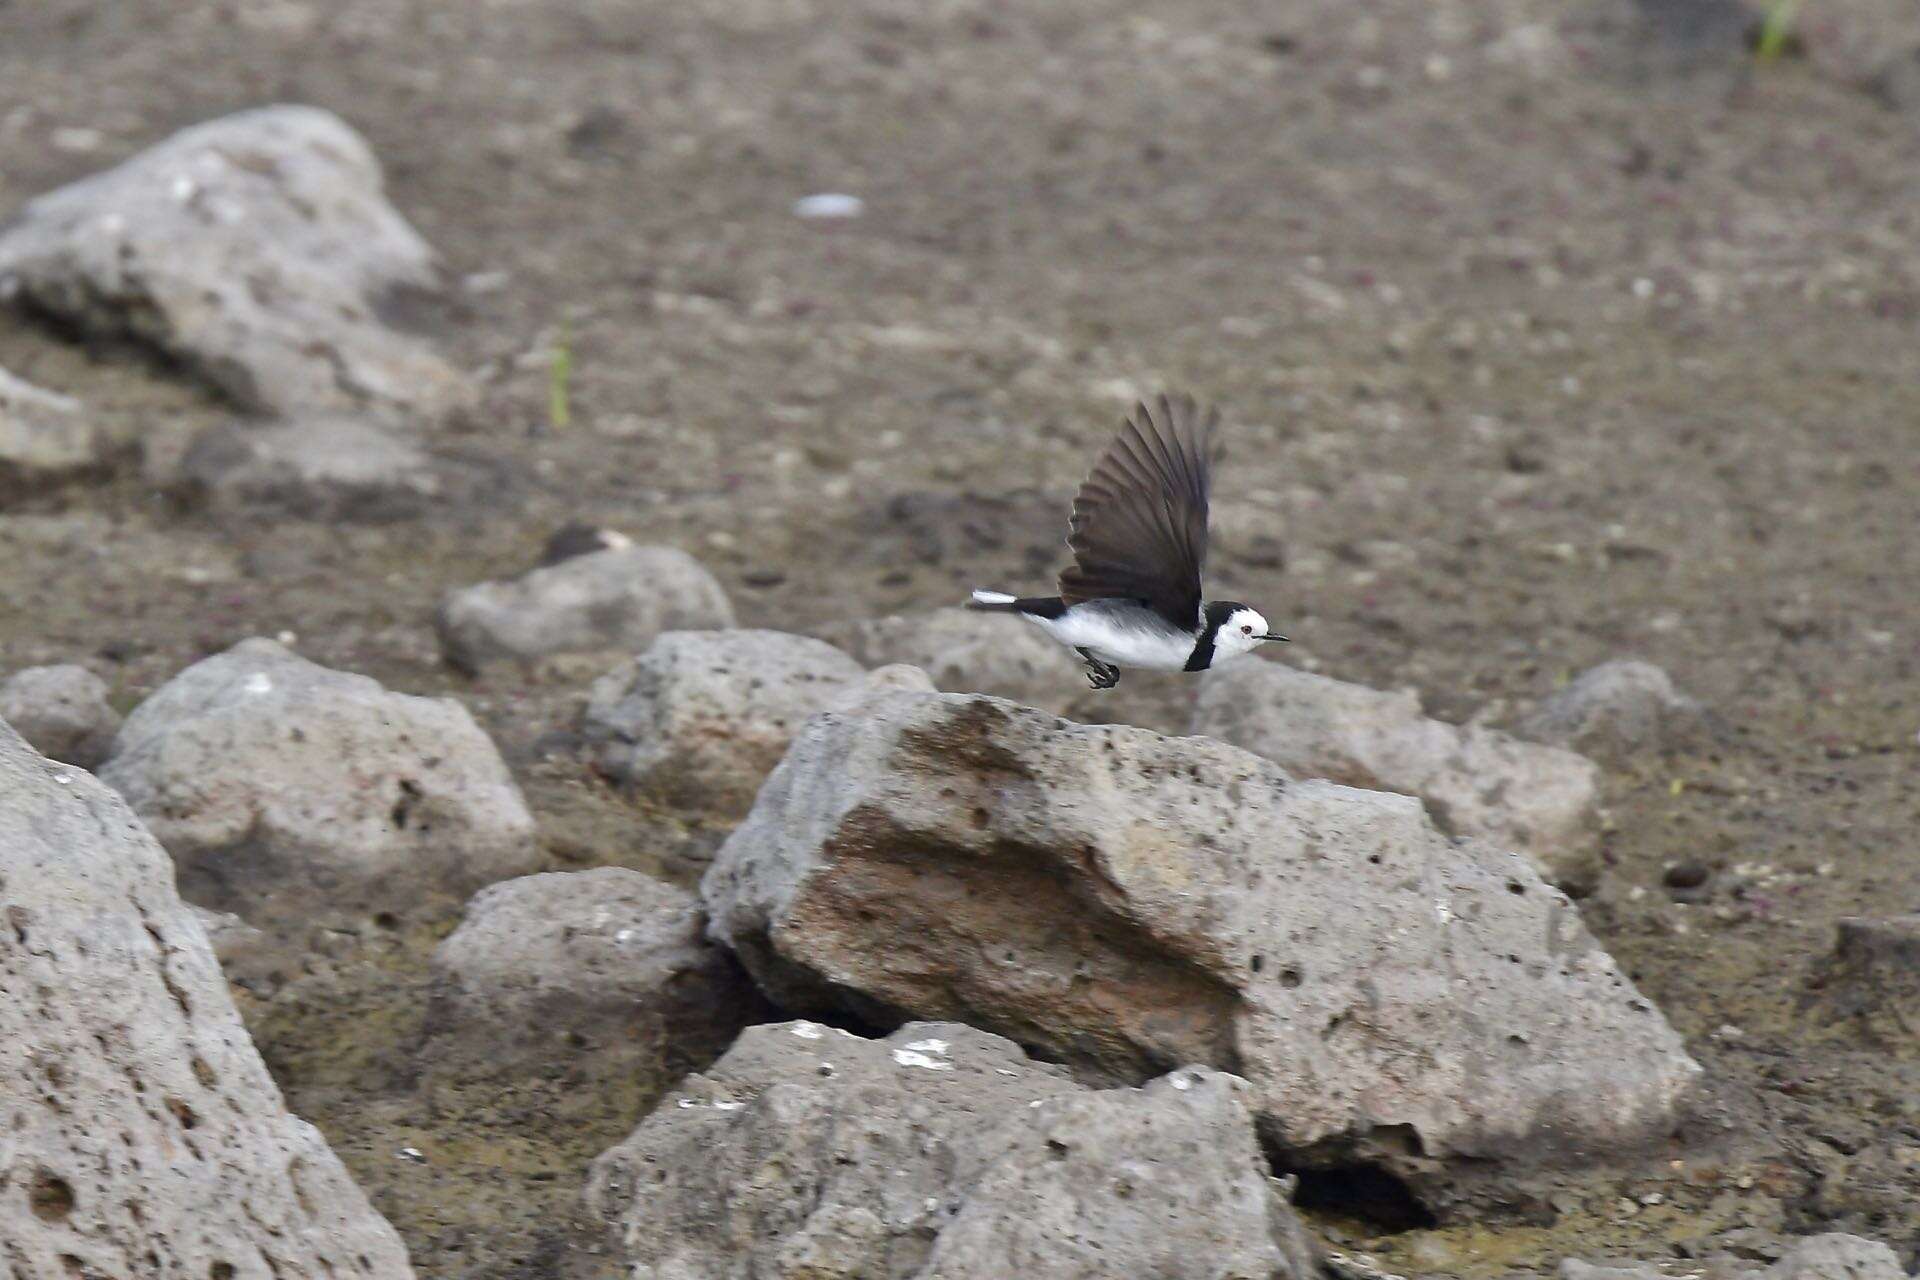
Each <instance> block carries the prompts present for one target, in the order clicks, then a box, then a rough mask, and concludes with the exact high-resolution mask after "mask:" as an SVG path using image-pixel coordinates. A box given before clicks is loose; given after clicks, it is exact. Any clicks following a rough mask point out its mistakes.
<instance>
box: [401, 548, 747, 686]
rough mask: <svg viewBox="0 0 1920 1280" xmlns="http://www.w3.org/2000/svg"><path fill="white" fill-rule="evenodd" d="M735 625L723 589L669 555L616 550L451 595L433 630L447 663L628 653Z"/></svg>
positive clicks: (680, 555)
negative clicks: (667, 637) (675, 634)
mask: <svg viewBox="0 0 1920 1280" xmlns="http://www.w3.org/2000/svg"><path fill="white" fill-rule="evenodd" d="M732 625H733V605H732V604H731V603H730V602H729V601H728V600H727V593H726V590H725V589H724V588H723V587H721V585H720V583H719V581H718V580H717V579H715V578H714V576H713V575H712V574H711V573H709V572H707V570H706V568H705V567H704V566H703V565H701V563H700V562H699V561H698V560H695V559H694V558H693V557H692V556H690V555H688V554H687V553H686V552H684V551H681V550H679V549H678V548H675V547H653V546H635V547H614V548H611V549H609V550H606V551H595V552H592V553H590V554H588V555H583V556H572V557H569V558H567V559H565V560H562V561H560V562H559V563H558V564H553V565H549V566H547V567H546V568H543V569H535V570H533V571H532V572H531V573H527V574H524V575H522V576H521V577H518V578H512V579H507V580H503V581H497V582H481V583H477V584H475V585H473V586H470V587H462V588H460V589H458V590H456V591H453V592H450V593H449V594H448V595H447V597H446V599H445V600H443V601H442V602H441V604H440V610H439V613H438V614H437V615H436V617H435V619H434V626H435V628H436V629H437V630H438V631H439V633H440V647H441V651H442V652H443V653H444V654H445V655H446V659H447V661H448V663H450V664H451V665H453V666H455V667H458V668H459V669H461V670H463V671H478V670H479V669H480V668H481V667H483V666H484V665H486V664H487V663H489V662H500V661H507V660H516V659H517V660H526V659H533V658H542V657H547V656H549V655H552V654H566V653H598V652H602V651H624V652H627V653H632V652H634V651H635V650H637V649H640V648H642V647H643V646H645V645H646V644H647V643H649V642H650V641H651V640H652V639H653V638H654V637H655V636H657V635H659V634H660V633H661V632H663V631H682V630H692V629H700V628H721V627H731V626H732Z"/></svg>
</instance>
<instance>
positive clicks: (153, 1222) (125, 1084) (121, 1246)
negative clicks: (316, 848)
mask: <svg viewBox="0 0 1920 1280" xmlns="http://www.w3.org/2000/svg"><path fill="white" fill-rule="evenodd" d="M0 991H4V992H5V993H6V996H5V998H4V999H0V1133H3V1134H5V1137H4V1138H0V1191H4V1194H0V1267H3V1268H4V1272H0V1274H5V1275H6V1276H8V1277H18V1278H19V1280H30V1278H37V1277H46V1278H48V1280H51V1278H52V1277H56V1276H60V1277H66V1276H128V1277H131V1276H192V1277H202V1276H212V1277H229V1278H231V1280H269V1278H270V1277H279V1278H281V1280H293V1278H294V1277H300V1278H301V1280H322V1278H323V1277H334V1278H336V1280H340V1278H344V1277H349V1276H353V1277H367V1278H368V1280H396V1278H397V1277H406V1276H410V1275H412V1269H411V1268H410V1267H409V1266H408V1264H407V1256H406V1252H405V1250H404V1249H403V1248H402V1247H401V1244H400V1240H399V1237H398V1236H396V1235H395V1234H394V1231H393V1228H391V1227H390V1226H388V1225H387V1223H386V1222H385V1221H384V1220H382V1219H381V1217H380V1216H379V1215H378V1214H377V1213H375V1212H374V1211H373V1209H372V1208H371V1207H370V1206H369V1205H368V1204H367V1200H366V1197H365V1196H364V1195H362V1194H361V1192H360V1189H359V1188H358V1187H356V1186H355V1185H354V1184H353V1181H352V1179H351V1178H349V1177H348V1176H347V1172H346V1170H345V1169H343V1168H342V1167H341V1165H340V1161H339V1160H338V1159H337V1158H336V1157H335V1156H334V1154H333V1152H332V1151H331V1150H329V1149H328V1147H327V1144H326V1142H325V1141H324V1140H323V1139H322V1138H321V1136H320V1134H319V1132H318V1131H317V1130H316V1129H314V1128H313V1126H312V1125H309V1124H306V1123H304V1122H303V1121H301V1120H298V1119H296V1118H295V1117H293V1116H291V1115H289V1114H288V1113H287V1110H286V1105H285V1103H284V1102H283V1101H282V1099H281V1097H280V1091H279V1090H278V1089H277V1088H275V1086H274V1083H273V1080H272V1078H271V1077H270V1076H269V1075H268V1074H267V1069H266V1066H265V1065H264V1064H263V1063H262V1062H261V1061H260V1055H259V1054H258V1053H257V1052H255V1050H254V1047H253V1042H252V1041H251V1040H249V1039H248V1038H247V1032H246V1029H245V1028H244V1027H243V1026H242V1025H241V1023H240V1017H239V1015H238V1014H237V1013H236V1012H235V1011H234V1007H233V1002H232V1000H231V998H230V997H229V996H228V994H227V986H226V983H225V982H224V981H223V980H222V978H221V976H220V967H219V965H218V964H217V963H215V961H214V958H213V953H212V952H211V951H210V950H209V949H208V946H207V939H206V935H205V934H204V933H203V932H202V931H201V928H200V925H199V923H198V921H197V920H196V919H195V918H194V915H193V913H192V912H191V911H189V910H188V909H187V907H186V906H185V905H184V904H183V903H182V902H181V901H180V899H179V898H178V897H177V896H176V895H175V893H174V889H173V868H172V867H171V866H170V865H169V864H168V861H167V855H166V853H165V851H164V850H162V849H161V848H160V846H159V845H158V844H156V843H155V842H154V840H153V838H152V837H151V836H150V835H148V834H147V832H146V830H145V829H144V828H143V827H142V826H141V825H140V822H139V820H138V819H136V818H135V817H134V815H133V814H132V813H131V812H129V811H128V809H127V807H126V805H124V804H123V803H121V801H120V799H119V797H117V796H115V795H114V794H113V793H112V792H111V791H109V790H108V789H107V788H106V787H104V786H102V785H100V784H99V783H98V782H96V781H95V780H94V779H93V778H91V777H89V776H88V775H87V774H85V773H83V772H81V771H79V770H77V769H72V768H70V767H67V766H63V765H58V764H54V763H52V762H50V761H47V760H43V759H42V758H40V757H39V756H38V755H36V754H35V753H34V752H33V751H32V750H31V749H30V748H29V747H28V746H27V745H26V743H25V742H23V741H22V740H21V739H20V738H19V737H18V736H17V735H15V734H14V733H13V731H12V730H11V729H9V728H7V727H6V725H4V724H0Z"/></svg>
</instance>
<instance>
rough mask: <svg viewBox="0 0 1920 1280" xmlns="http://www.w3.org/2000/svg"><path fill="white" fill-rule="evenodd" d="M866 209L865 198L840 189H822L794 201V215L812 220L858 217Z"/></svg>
mask: <svg viewBox="0 0 1920 1280" xmlns="http://www.w3.org/2000/svg"><path fill="white" fill-rule="evenodd" d="M866 211H867V202H866V201H865V200H862V199H861V198H860V197H859V196H850V195H847V194H845V193H843V192H839V191H821V192H817V193H815V194H813V195H810V196H802V197H800V199H798V200H796V201H794V202H793V216H794V217H796V218H808V219H812V220H828V219H841V218H857V217H859V216H860V215H861V214H863V213H865V212H866Z"/></svg>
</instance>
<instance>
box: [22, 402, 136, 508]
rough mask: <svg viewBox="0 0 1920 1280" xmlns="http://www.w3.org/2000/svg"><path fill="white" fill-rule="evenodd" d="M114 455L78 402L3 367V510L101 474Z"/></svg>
mask: <svg viewBox="0 0 1920 1280" xmlns="http://www.w3.org/2000/svg"><path fill="white" fill-rule="evenodd" d="M111 454H112V447H111V444H110V442H109V440H108V439H107V437H106V435H105V433H103V432H102V431H100V430H99V428H98V427H97V426H96V424H95V423H94V422H93V421H92V420H91V419H90V418H89V417H88V415H87V414H86V412H85V411H84V409H83V408H82V406H81V404H80V402H79V401H78V400H74V399H72V398H71V397H68V396H63V395H57V394H55V393H54V392H51V391H43V390H41V389H40V388H39V387H36V386H34V385H32V384H31V383H28V382H23V381H21V380H20V379H19V378H16V377H14V376H13V375H12V374H10V373H8V372H7V371H6V370H4V369H0V509H4V508H5V507H7V506H9V505H11V504H12V503H14V502H16V501H18V500H20V499H21V498H25V497H30V496H33V495H36V494H41V493H45V492H46V491H48V490H49V489H51V488H55V487H58V486H60V485H63V484H67V483H70V482H73V481H76V480H84V479H87V478H88V477H90V476H94V475H97V474H99V473H100V472H102V471H103V470H104V469H105V468H106V465H107V463H108V460H109V458H110V457H111Z"/></svg>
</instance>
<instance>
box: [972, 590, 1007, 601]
mask: <svg viewBox="0 0 1920 1280" xmlns="http://www.w3.org/2000/svg"><path fill="white" fill-rule="evenodd" d="M1015 598H1016V597H1014V596H1010V595H1008V594H1007V593H1006V592H1004V591H976V592H974V593H973V600H974V603H975V604H1012V603H1013V602H1014V600H1015Z"/></svg>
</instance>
